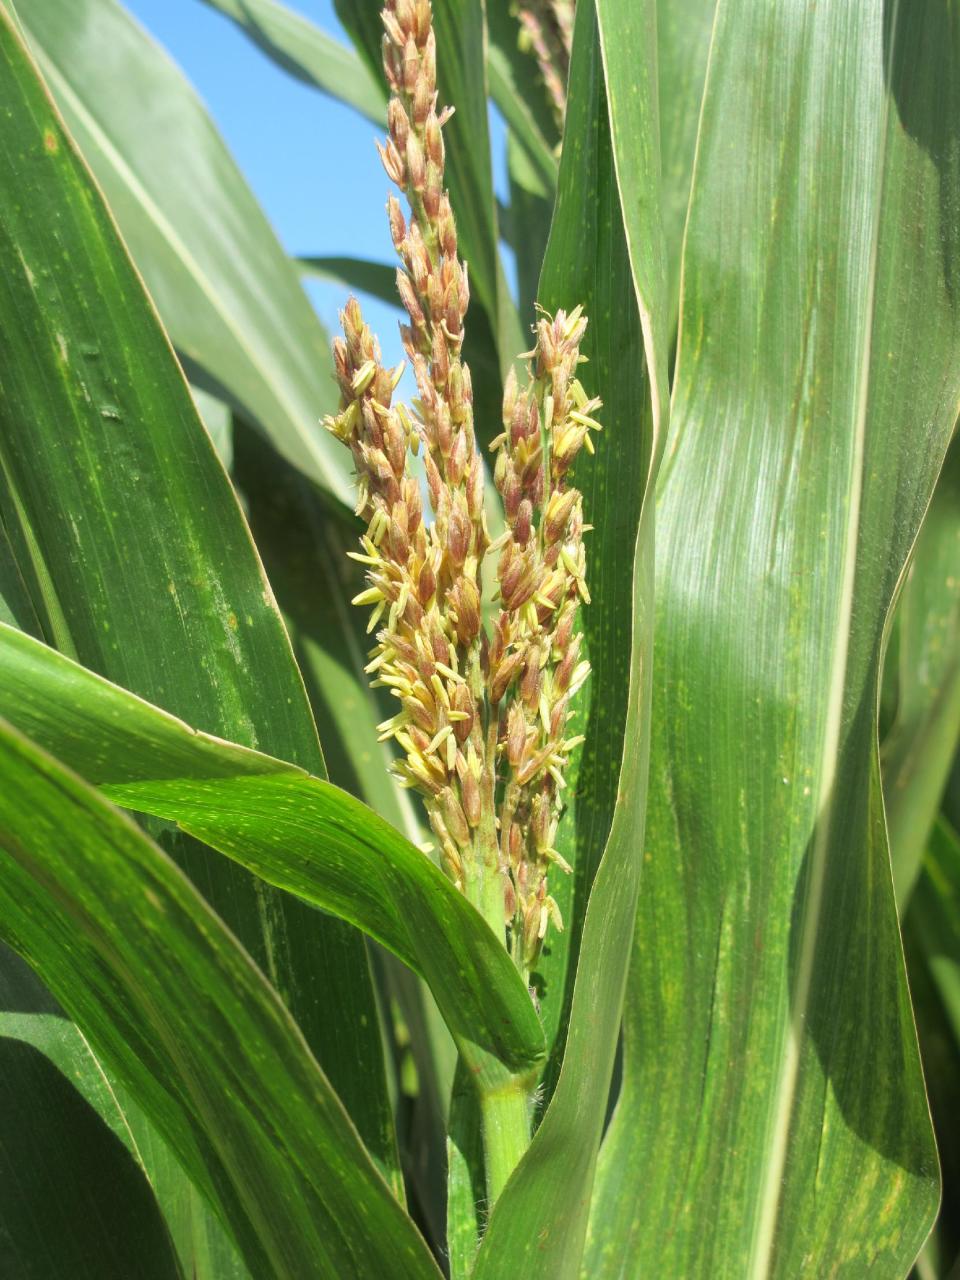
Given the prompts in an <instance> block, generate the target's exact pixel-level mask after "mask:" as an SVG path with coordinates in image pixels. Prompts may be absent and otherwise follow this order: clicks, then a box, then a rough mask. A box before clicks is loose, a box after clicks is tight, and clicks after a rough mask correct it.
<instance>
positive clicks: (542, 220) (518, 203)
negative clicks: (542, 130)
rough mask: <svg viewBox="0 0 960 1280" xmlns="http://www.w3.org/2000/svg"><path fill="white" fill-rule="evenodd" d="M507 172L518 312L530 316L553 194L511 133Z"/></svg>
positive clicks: (544, 247) (546, 235)
mask: <svg viewBox="0 0 960 1280" xmlns="http://www.w3.org/2000/svg"><path fill="white" fill-rule="evenodd" d="M507 174H508V177H509V179H510V207H509V209H508V210H507V211H506V212H507V217H508V219H509V229H510V246H511V248H512V249H513V250H514V253H515V255H516V262H517V285H518V289H517V292H518V294H519V305H520V313H521V315H524V316H533V315H534V314H535V309H536V304H537V290H538V289H539V286H540V273H541V271H542V270H543V259H544V255H545V253H546V251H547V239H548V237H549V234H550V217H551V214H552V212H553V202H554V199H555V195H556V193H555V189H554V188H553V187H551V188H546V187H544V185H543V183H542V182H541V181H540V179H539V177H538V175H537V173H536V171H535V170H534V169H533V167H532V166H531V164H530V161H529V159H528V158H527V154H526V152H525V151H524V150H523V149H522V148H521V147H520V145H519V143H518V142H517V141H516V138H515V136H514V134H512V133H511V134H510V135H509V137H508V138H507Z"/></svg>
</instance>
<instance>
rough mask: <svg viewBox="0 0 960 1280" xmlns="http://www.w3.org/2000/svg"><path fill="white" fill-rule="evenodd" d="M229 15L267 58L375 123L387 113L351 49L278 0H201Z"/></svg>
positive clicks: (379, 84)
mask: <svg viewBox="0 0 960 1280" xmlns="http://www.w3.org/2000/svg"><path fill="white" fill-rule="evenodd" d="M201 3H203V4H208V5H209V6H210V7H211V9H218V10H219V11H220V12H221V13H223V14H225V15H226V16H227V17H228V18H231V19H232V20H233V21H234V22H235V23H236V24H237V26H238V27H239V28H240V30H241V31H243V33H244V34H245V35H248V36H249V37H250V39H251V40H252V41H253V42H254V44H256V45H257V46H258V48H260V49H262V50H263V52H264V53H265V54H266V55H267V57H268V58H272V59H273V61H274V62H276V63H279V65H280V66H281V67H283V69H284V71H288V72H289V73H290V74H291V75H292V76H295V77H296V79H297V80H302V81H303V82H304V83H305V84H309V85H311V86H313V87H314V88H317V89H320V90H321V92H323V93H327V94H329V95H330V97H331V98H337V99H338V100H339V101H340V102H344V103H346V105H347V106H348V107H354V108H355V109H356V110H357V111H359V112H360V114H361V115H363V116H366V118H367V119H368V120H370V121H372V122H373V123H374V124H376V125H382V124H383V123H384V122H385V120H386V118H387V95H386V89H385V88H384V84H383V81H382V79H381V77H380V76H374V75H373V74H372V73H371V71H370V70H369V68H368V67H367V65H366V63H365V62H363V61H362V60H361V58H360V57H359V56H358V54H357V53H356V52H355V51H354V50H353V49H348V48H347V47H346V46H345V45H342V44H341V43H340V41H339V40H335V39H334V38H333V36H329V35H327V33H326V32H325V31H322V30H321V29H320V28H319V27H317V26H315V25H314V24H313V23H312V22H309V21H308V20H307V19H306V18H304V17H302V16H301V15H300V14H299V13H295V12H294V11H293V9H288V8H287V6H286V5H284V4H279V3H278V2H277V0H201Z"/></svg>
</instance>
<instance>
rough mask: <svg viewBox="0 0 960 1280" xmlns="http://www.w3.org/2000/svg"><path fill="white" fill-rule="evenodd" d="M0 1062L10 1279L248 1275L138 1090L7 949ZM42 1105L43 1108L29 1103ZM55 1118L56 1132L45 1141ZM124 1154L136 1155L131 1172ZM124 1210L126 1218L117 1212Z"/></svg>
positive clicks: (216, 1279) (0, 981)
mask: <svg viewBox="0 0 960 1280" xmlns="http://www.w3.org/2000/svg"><path fill="white" fill-rule="evenodd" d="M0 1057H3V1058H4V1064H3V1076H4V1089H5V1091H6V1093H7V1097H9V1098H10V1099H12V1100H14V1103H13V1106H12V1107H11V1108H7V1110H6V1111H5V1113H4V1115H5V1121H6V1120H9V1122H10V1123H9V1124H7V1123H5V1125H4V1127H3V1130H2V1131H0V1146H6V1147H7V1149H8V1152H9V1164H10V1165H11V1166H14V1167H13V1169H12V1171H11V1172H10V1173H9V1175H8V1174H7V1173H4V1174H2V1175H0V1179H2V1182H3V1186H4V1189H5V1195H4V1206H3V1231H2V1240H3V1243H2V1244H0V1257H3V1258H7V1259H8V1258H9V1257H10V1254H11V1248H12V1252H13V1253H14V1255H16V1265H13V1263H10V1262H7V1263H5V1265H4V1272H5V1274H10V1275H16V1276H24V1277H28V1276H29V1277H32V1276H35V1275H42V1276H44V1277H46V1276H49V1277H50V1280H60V1277H62V1276H64V1275H70V1276H71V1277H72V1276H77V1277H85V1276H87V1275H89V1276H90V1277H91V1280H101V1278H102V1277H103V1276H104V1274H105V1272H106V1273H108V1274H111V1275H117V1276H121V1275H122V1276H128V1275H138V1276H139V1275H141V1274H145V1269H147V1273H148V1274H150V1275H154V1274H159V1275H162V1276H164V1277H168V1276H178V1277H179V1276H180V1275H181V1274H182V1275H183V1276H184V1277H194V1276H195V1277H198V1278H199V1280H249V1273H248V1272H247V1270H246V1268H245V1267H244V1265H243V1263H242V1261H241V1260H240V1258H239V1255H238V1254H237V1252H236V1248H235V1246H234V1245H233V1243H232V1242H231V1240H230V1238H229V1237H228V1235H227V1234H226V1232H225V1231H224V1228H223V1226H222V1225H221V1223H220V1222H219V1220H218V1219H217V1218H216V1217H215V1215H214V1213H213V1210H212V1209H211V1208H210V1206H209V1205H208V1204H207V1202H206V1201H205V1200H204V1199H203V1197H202V1196H201V1195H200V1193H199V1192H198V1191H197V1190H196V1188H195V1187H193V1186H192V1185H191V1183H190V1182H188V1181H187V1179H186V1178H185V1177H184V1174H183V1170H182V1168H181V1167H180V1164H179V1163H178V1162H177V1160H176V1159H175V1158H174V1157H173V1155H172V1154H171V1153H170V1150H169V1148H168V1147H166V1145H165V1144H164V1142H163V1140H162V1139H161V1138H160V1136H159V1134H158V1133H157V1131H156V1129H155V1128H154V1127H153V1125H151V1124H150V1122H149V1121H148V1120H147V1118H146V1116H145V1115H144V1114H143V1112H142V1111H141V1109H140V1108H139V1107H138V1106H137V1104H136V1103H135V1102H134V1101H133V1099H132V1098H131V1096H130V1094H129V1093H128V1091H127V1090H125V1089H124V1088H123V1087H122V1086H121V1085H120V1084H118V1083H117V1081H116V1080H108V1079H107V1076H106V1075H105V1074H104V1071H103V1067H102V1065H101V1064H100V1062H99V1061H98V1059H97V1058H96V1056H95V1054H94V1052H93V1050H92V1049H91V1047H90V1044H89V1042H88V1041H87V1040H86V1038H85V1037H84V1036H83V1034H82V1032H81V1031H80V1030H79V1028H78V1027H76V1026H75V1025H74V1023H72V1022H71V1021H70V1019H69V1018H68V1017H67V1016H66V1014H65V1013H64V1012H63V1010H62V1009H61V1008H60V1006H59V1005H58V1004H57V1002H56V1001H55V1000H54V999H53V997H52V996H51V995H50V994H49V992H47V991H46V990H45V989H44V987H43V985H42V984H41V983H40V981H39V980H38V979H37V977H36V975H35V974H34V973H33V972H32V971H31V970H30V969H29V968H28V967H27V966H26V965H25V964H24V963H23V961H22V960H21V959H20V958H19V957H18V956H16V955H15V954H14V953H13V952H12V951H10V950H9V949H8V948H7V947H5V946H3V945H2V944H0ZM14 1072H16V1074H14ZM58 1076H59V1077H60V1078H59V1079H58V1078H57V1077H58ZM32 1100H42V1105H31V1102H32ZM11 1111H12V1112H13V1113H14V1114H13V1115H12V1116H11ZM50 1122H52V1123H53V1124H55V1125H56V1129H55V1130H52V1131H50V1132H49V1134H48V1135H47V1133H46V1129H45V1126H46V1125H47V1124H48V1123H50ZM18 1123H20V1124H22V1123H26V1124H28V1125H29V1126H30V1133H29V1142H26V1141H22V1142H19V1143H17V1144H16V1145H14V1142H15V1135H16V1127H17V1125H18ZM118 1147H122V1148H126V1151H127V1152H128V1153H129V1157H128V1160H127V1162H126V1164H125V1165H124V1164H123V1163H122V1161H121V1159H120V1158H119V1156H118V1154H117V1148H118ZM2 1158H3V1157H2V1156H0V1159H2ZM147 1178H149V1186H148V1184H147ZM41 1179H42V1183H41V1181H40V1180H41ZM138 1181H139V1184H140V1186H141V1187H147V1195H148V1196H149V1195H150V1190H149V1188H150V1187H152V1189H153V1193H154V1194H155V1195H156V1198H157V1200H158V1201H159V1202H160V1204H161V1205H162V1206H163V1210H164V1217H165V1220H166V1228H167V1229H168V1230H169V1232H170V1235H171V1236H172V1237H173V1241H174V1244H175V1246H176V1248H177V1252H178V1254H179V1257H180V1265H181V1269H182V1271H178V1270H176V1264H175V1263H171V1260H170V1250H169V1247H168V1246H167V1245H166V1244H165V1242H164V1240H163V1231H162V1228H161V1232H159V1233H158V1232H157V1230H156V1227H155V1226H154V1225H153V1224H152V1223H151V1220H150V1218H149V1216H148V1215H147V1212H146V1210H145V1209H144V1208H143V1207H142V1199H143V1194H144V1193H143V1190H142V1189H141V1190H138V1185H137V1183H138ZM91 1192H92V1196H91V1194H90V1193H91ZM11 1193H13V1194H11ZM18 1200H19V1202H21V1203H22V1205H23V1209H24V1219H23V1221H24V1222H25V1224H30V1225H32V1226H33V1227H34V1228H35V1230H34V1231H33V1232H30V1233H27V1232H24V1233H23V1234H22V1236H21V1235H19V1234H18V1228H19V1225H20V1222H19V1219H18V1218H17V1217H16V1214H15V1207H16V1204H17V1202H18ZM65 1209H68V1210H69V1211H70V1213H69V1217H67V1215H66V1214H65V1213H64V1210H65ZM117 1210H119V1219H118V1218H117V1217H114V1216H113V1215H114V1214H115V1213H116V1211H117ZM153 1213H154V1215H155V1214H156V1213H157V1210H156V1207H155V1206H154V1208H153ZM56 1215H59V1216H60V1218H59V1221H57V1220H56ZM44 1216H47V1219H48V1221H47V1222H46V1223H45V1224H44V1227H43V1231H42V1235H41V1232H40V1229H39V1228H40V1225H41V1224H40V1223H39V1222H38V1218H42V1217H44ZM50 1218H53V1222H51V1221H49V1219H50ZM128 1234H132V1240H130V1241H128V1240H127V1238H126V1237H127V1235H128ZM31 1237H32V1238H31ZM40 1239H42V1241H43V1243H42V1245H39V1244H38V1240H40ZM21 1240H22V1243H23V1249H22V1251H20V1252H19V1253H18V1250H17V1245H18V1243H19V1242H20V1241H21ZM88 1242H89V1243H88ZM125 1249H126V1253H124V1250H125ZM87 1250H89V1252H87ZM44 1267H46V1270H44V1269H43V1268H44ZM85 1267H86V1269H85ZM150 1268H153V1270H150ZM164 1268H166V1269H164Z"/></svg>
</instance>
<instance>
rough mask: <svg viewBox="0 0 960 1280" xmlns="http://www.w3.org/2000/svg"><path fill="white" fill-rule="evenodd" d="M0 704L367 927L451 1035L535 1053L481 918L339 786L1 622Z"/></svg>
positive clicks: (517, 1054)
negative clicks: (194, 721)
mask: <svg viewBox="0 0 960 1280" xmlns="http://www.w3.org/2000/svg"><path fill="white" fill-rule="evenodd" d="M0 715H3V716H4V717H5V718H6V719H9V720H10V721H11V722H12V723H13V724H15V725H16V726H17V727H18V728H19V729H21V730H22V731H23V732H25V733H27V734H29V735H30V736H31V737H32V738H34V739H35V740H36V741H37V742H39V743H40V744H41V745H43V746H44V747H45V748H47V749H49V750H51V751H55V752H56V753H57V756H58V758H59V759H61V760H63V761H64V762H65V763H66V764H68V765H70V766H71V767H73V768H76V769H78V770H80V771H81V772H82V776H83V777H84V778H85V780H86V781H87V782H89V783H92V784H93V785H95V786H97V787H99V788H100V789H101V790H102V791H103V793H104V794H105V795H107V796H109V797H110V799H112V800H114V801H116V802H117V803H119V804H122V805H124V806H126V807H127V808H131V809H136V810H138V811H140V812H143V813H149V814H152V815H153V816H155V817H160V818H166V819H168V820H169V821H171V822H176V823H178V824H179V825H180V826H181V827H182V828H183V829H184V830H185V831H187V832H189V833H190V834H192V835H195V836H197V837H198V838H199V839H201V840H203V841H205V842H206V843H207V844H209V845H212V846H213V847H214V848H216V849H219V850H220V851H221V852H222V853H225V854H227V855H228V856H229V857H231V858H234V859H236V860H237V861H239V862H240V863H242V865H244V866H245V867H247V868H249V869H250V870H252V871H253V872H255V874H257V875H258V876H261V877H262V878H263V879H264V880H266V881H267V882H268V883H270V884H274V885H276V886H278V887H280V888H283V889H286V890H288V891H290V892H291V893H296V894H298V895H299V896H300V897H302V898H304V899H305V900H307V901H309V902H311V903H313V904H314V905H316V906H319V907H322V908H323V909H324V910H326V911H331V912H334V913H335V914H337V915H338V916H340V917H342V918H343V919H345V920H349V921H350V922H351V923H352V924H355V925H357V926H358V927H359V928H361V929H363V930H364V931H365V932H367V933H368V934H370V935H371V936H372V937H374V938H376V939H377V940H378V941H379V942H381V943H382V944H383V945H384V946H385V947H387V948H388V949H389V950H391V951H393V952H394V954H395V955H397V956H399V958H400V959H401V960H403V961H404V963H405V964H407V965H409V966H410V967H411V968H412V969H415V970H416V971H417V972H418V973H420V974H422V976H423V977H424V978H425V979H426V980H427V982H428V983H429V985H430V988H431V990H432V991H433V993H434V996H435V997H436V1000H437V1003H438V1005H439V1007H440V1009H441V1012H442V1013H443V1014H444V1017H445V1018H446V1020H447V1024H448V1026H449V1027H450V1029H451V1031H452V1032H453V1034H454V1035H455V1037H456V1038H457V1039H458V1040H459V1041H462V1042H465V1043H467V1044H474V1045H476V1046H477V1047H478V1048H480V1049H482V1050H484V1051H486V1052H489V1053H492V1054H494V1055H496V1056H497V1057H498V1058H499V1059H500V1060H501V1061H502V1062H504V1063H505V1064H506V1065H508V1066H510V1067H512V1068H514V1069H515V1070H519V1071H522V1070H526V1069H529V1067H530V1066H531V1065H533V1064H535V1063H536V1062H537V1061H539V1059H540V1058H541V1057H542V1054H543V1034H542V1032H541V1030H540V1024H539V1021H538V1019H537V1016H536V1013H535V1011H534V1008H533V1005H532V1003H531V1001H530V998H529V995H528V994H527V991H526V988H525V986H524V984H523V982H522V981H521V979H520V977H519V974H518V973H517V971H516V970H515V969H514V967H513V965H512V963H511V961H510V958H509V956H508V955H507V953H506V951H505V950H504V948H503V946H502V945H500V944H498V942H497V940H496V938H495V936H494V934H493V933H492V931H491V930H490V929H489V927H488V926H487V924H486V922H485V921H484V919H483V917H482V916H481V915H480V914H479V912H477V911H476V910H475V908H474V907H472V906H471V905H470V903H468V902H467V900H466V898H465V897H464V896H463V895H462V894H461V893H459V892H458V891H457V890H456V889H455V888H454V886H453V884H452V883H451V882H450V881H449V880H448V879H447V878H446V876H444V874H443V873H442V872H441V871H440V870H439V868H437V867H436V866H435V865H434V864H433V863H432V862H431V861H430V860H429V858H427V857H426V856H425V855H424V854H423V853H421V852H420V850H418V849H415V848H414V847H413V846H412V845H411V844H409V843H408V841H406V840H404V838H403V837H402V836H401V835H400V834H399V833H398V832H397V831H395V830H394V828H393V827H391V826H390V824H389V823H387V822H385V821H384V820H383V819H382V818H380V817H379V816H378V815H377V814H376V813H374V812H373V811H372V810H371V809H368V808H367V807H366V806H365V805H363V804H361V803H360V801H358V800H355V799H354V798H353V797H352V796H349V795H347V793H346V792H344V791H341V790H340V789H339V788H338V787H334V786H332V785H331V784H330V783H328V782H323V781H322V780H320V779H318V778H312V777H310V776H309V774H307V773H305V772H304V771H303V770H301V769H298V768H296V767H295V766H293V765H288V764H285V763H284V762H282V761H280V760H275V759H273V758H272V757H270V756H264V755H261V754H260V753H259V752H255V751H250V750H248V749H246V748H244V747H240V746H235V745H234V744H232V743H227V742H222V741H221V740H219V739H217V738H213V737H210V736H208V735H206V734H202V733H197V732H196V731H194V730H192V729H190V728H189V727H188V726H187V725H185V724H184V723H183V722H182V721H180V720H177V719H175V718H174V717H173V716H169V715H167V714H166V713H165V712H163V711H160V710H159V709H158V708H156V707H151V706H150V705H149V704H148V703H145V702H143V701H141V700H140V699H139V698H136V697H134V696H133V695H132V694H129V693H127V692H126V691H125V690H123V689H119V688H117V687H116V686H115V685H111V684H109V683H108V682H107V681H105V680H102V679H101V678H100V677H99V676H96V675H94V674H93V673H92V672H89V671H86V670H84V669H83V668H82V667H79V666H77V664H76V663H73V662H71V661H70V660H69V659H67V658H64V657H63V656H62V655H60V654H58V653H56V652H55V651H54V650H52V649H48V648H47V647H46V646H44V645H42V644H41V643H40V642H39V641H37V640H33V639H32V638H30V637H29V636H25V635H23V634H22V633H21V632H18V631H14V630H12V629H11V628H9V627H3V626H0Z"/></svg>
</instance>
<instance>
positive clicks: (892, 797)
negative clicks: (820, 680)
mask: <svg viewBox="0 0 960 1280" xmlns="http://www.w3.org/2000/svg"><path fill="white" fill-rule="evenodd" d="M897 624H898V637H899V645H898V651H897V674H898V681H897V684H898V701H897V714H896V719H895V720H894V724H893V727H892V728H891V730H890V733H889V735H888V736H887V738H886V739H885V741H884V742H883V745H882V749H881V753H880V759H881V764H882V766H883V799H884V806H885V809H886V815H887V829H888V831H889V835H890V856H891V858H892V860H893V883H894V887H895V889H896V893H897V902H898V904H899V907H900V912H901V915H902V914H903V911H904V910H905V909H906V905H907V902H908V901H909V898H910V893H911V890H912V888H913V883H914V881H915V879H916V877H917V874H918V873H919V870H920V863H921V861H922V859H923V854H924V850H925V849H926V847H927V843H928V841H929V838H930V832H931V831H932V829H933V824H934V821H935V820H936V816H937V810H938V809H939V808H940V797H941V795H942V794H943V788H944V786H945V784H946V781H947V777H948V775H949V772H950V765H951V763H952V762H953V757H954V754H955V752H956V749H957V745H958V741H960V448H958V446H957V444H956V443H954V444H953V446H952V447H951V449H950V452H949V454H948V455H947V459H946V462H945V463H944V467H943V471H942V472H941V473H940V479H939V481H938V483H937V487H936V489H935V490H934V494H933V501H932V502H931V504H930V510H929V511H928V512H927V514H926V517H925V518H924V522H923V528H922V529H921V530H920V537H919V538H918V539H917V545H916V547H915V548H914V552H913V557H912V560H911V564H910V569H909V572H908V576H907V580H906V584H905V585H904V588H903V592H902V594H901V596H900V601H899V603H898V605H897Z"/></svg>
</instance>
